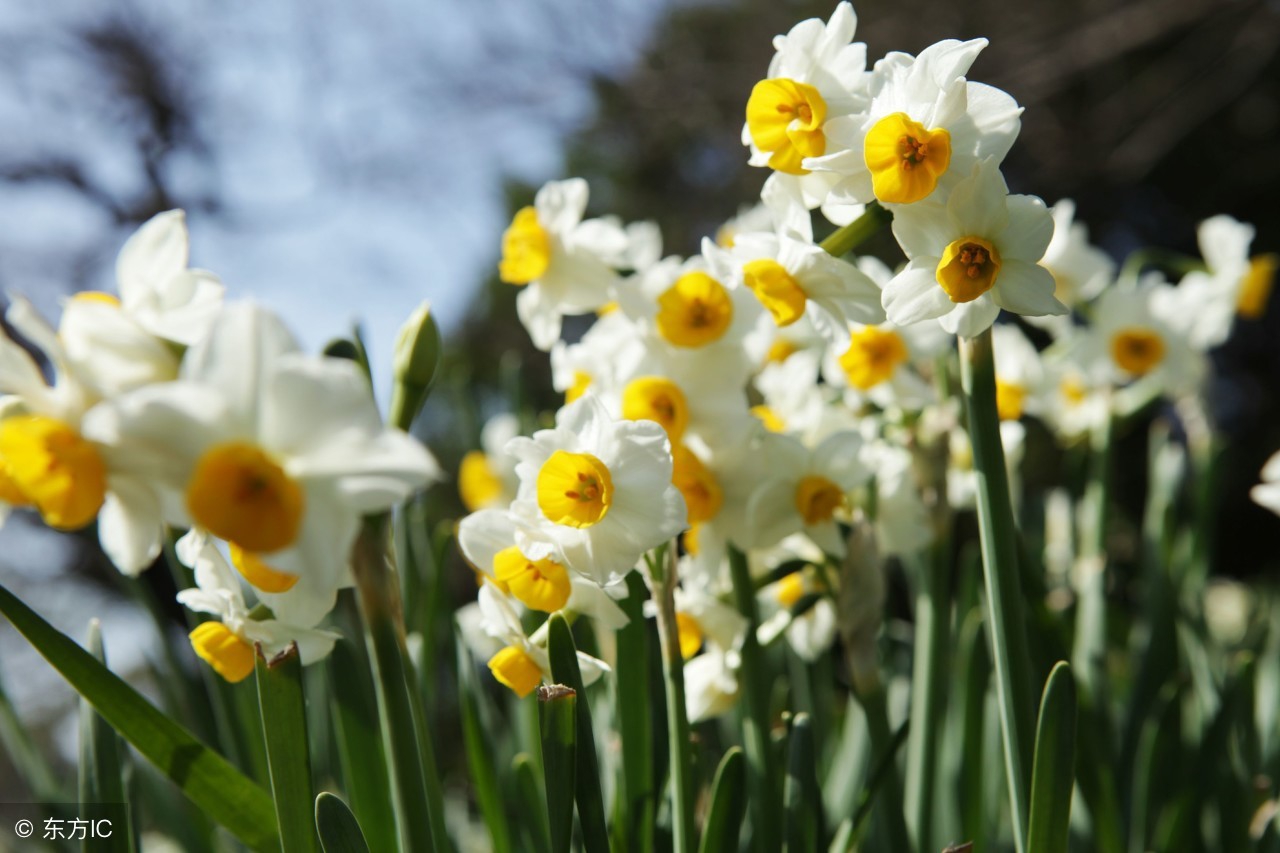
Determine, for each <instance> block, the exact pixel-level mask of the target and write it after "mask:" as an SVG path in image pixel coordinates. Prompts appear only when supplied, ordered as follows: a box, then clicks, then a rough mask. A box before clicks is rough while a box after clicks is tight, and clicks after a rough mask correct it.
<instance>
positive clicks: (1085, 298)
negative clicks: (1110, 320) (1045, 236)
mask: <svg viewBox="0 0 1280 853" xmlns="http://www.w3.org/2000/svg"><path fill="white" fill-rule="evenodd" d="M1050 212H1051V213H1052V214H1053V239H1052V240H1050V241H1049V247H1048V248H1047V249H1045V251H1044V258H1043V259H1041V261H1040V266H1042V267H1044V268H1045V269H1047V270H1048V271H1049V272H1050V273H1051V274H1052V275H1053V282H1054V291H1053V295H1054V297H1056V298H1057V300H1058V301H1059V302H1061V303H1062V304H1063V305H1066V306H1067V307H1069V308H1074V307H1078V306H1080V305H1082V304H1083V303H1086V302H1091V301H1093V300H1094V299H1096V298H1097V297H1098V294H1100V293H1101V292H1102V291H1103V289H1105V288H1106V286H1107V285H1108V284H1110V283H1111V280H1112V278H1113V277H1114V275H1115V269H1116V265H1115V262H1114V261H1113V260H1111V257H1110V256H1109V255H1108V254H1107V253H1106V252H1104V251H1102V250H1101V249H1099V248H1098V247H1096V246H1094V245H1093V244H1092V243H1090V242H1089V230H1088V228H1086V227H1085V225H1084V223H1082V222H1077V221H1076V220H1075V215H1076V204H1075V202H1074V201H1072V200H1071V199H1069V198H1064V199H1062V200H1060V201H1059V202H1058V203H1057V204H1055V205H1054V206H1053V208H1052V209H1051V211H1050ZM1028 322H1031V323H1033V324H1034V325H1036V326H1041V327H1044V328H1046V329H1049V330H1050V331H1052V332H1053V333H1054V335H1055V336H1056V337H1061V336H1063V335H1065V334H1069V333H1070V330H1071V329H1070V327H1071V320H1070V318H1067V317H1063V318H1062V319H1052V318H1050V317H1031V318H1029V320H1028Z"/></svg>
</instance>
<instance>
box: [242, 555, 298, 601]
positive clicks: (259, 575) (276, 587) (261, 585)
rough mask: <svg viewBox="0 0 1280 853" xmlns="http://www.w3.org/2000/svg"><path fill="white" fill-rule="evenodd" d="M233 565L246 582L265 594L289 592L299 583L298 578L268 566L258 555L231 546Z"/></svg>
mask: <svg viewBox="0 0 1280 853" xmlns="http://www.w3.org/2000/svg"><path fill="white" fill-rule="evenodd" d="M231 565H233V566H235V567H236V571H238V572H239V573H240V574H241V575H242V576H243V577H244V579H245V580H247V581H248V582H249V583H250V584H252V585H253V586H254V588H256V589H260V590H262V591H263V592H288V591H289V590H291V589H293V587H294V585H296V584H297V583H298V576H297V575H291V574H289V573H288V572H282V571H280V570H279V569H273V568H272V567H271V566H269V565H267V563H266V561H264V560H263V559H262V558H261V557H259V556H258V555H257V554H254V553H253V552H252V551H246V550H245V549H243V548H241V547H240V546H239V545H236V544H235V543H232V544H231Z"/></svg>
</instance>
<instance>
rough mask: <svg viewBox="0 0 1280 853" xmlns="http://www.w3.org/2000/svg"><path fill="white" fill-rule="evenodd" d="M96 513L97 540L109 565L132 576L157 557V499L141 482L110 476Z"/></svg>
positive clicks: (161, 530) (161, 532) (160, 528)
mask: <svg viewBox="0 0 1280 853" xmlns="http://www.w3.org/2000/svg"><path fill="white" fill-rule="evenodd" d="M108 484H109V490H108V492H107V498H106V500H105V501H104V502H103V504H102V511H101V512H100V513H99V514H98V538H99V540H100V541H101V542H102V550H103V551H104V552H106V555H107V556H108V557H110V558H111V562H112V563H114V564H115V566H116V568H117V569H119V570H120V571H121V572H123V573H124V574H126V575H129V576H130V577H136V576H137V575H138V574H139V573H140V572H141V571H142V570H143V569H145V568H147V567H149V566H150V565H151V564H152V563H153V562H155V559H156V557H158V556H160V548H161V543H162V540H163V538H164V523H163V520H162V518H161V513H160V498H159V496H158V495H157V494H156V493H155V490H154V489H152V488H151V487H150V486H149V485H147V483H146V481H145V480H142V479H139V478H136V477H123V476H116V477H111V478H110V479H109V481H108Z"/></svg>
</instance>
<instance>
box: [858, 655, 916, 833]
mask: <svg viewBox="0 0 1280 853" xmlns="http://www.w3.org/2000/svg"><path fill="white" fill-rule="evenodd" d="M868 682H870V683H868ZM854 696H855V698H856V699H857V700H858V704H860V705H861V706H862V711H863V713H864V714H866V717H867V737H868V739H869V740H870V741H871V755H872V758H871V766H872V767H873V768H876V769H875V770H874V771H873V773H872V777H873V778H872V779H868V780H867V789H868V791H870V792H872V793H873V794H875V795H878V796H879V797H880V815H881V817H882V818H883V819H884V829H885V832H886V834H887V835H888V837H889V849H890V850H907V851H909V850H915V849H918V848H915V847H912V846H911V839H910V836H909V835H908V833H907V821H906V817H905V812H904V811H903V808H902V777H901V775H899V773H898V764H897V758H896V755H897V751H898V747H899V746H901V744H902V741H903V740H905V738H906V737H910V728H911V727H910V724H908V725H907V726H906V731H905V732H901V733H899V734H895V733H894V731H893V728H892V727H891V726H890V725H889V706H888V697H887V696H886V695H885V689H884V685H883V684H881V683H880V679H879V678H878V677H877V678H874V679H863V683H862V684H861V685H856V686H855V687H854ZM867 807H868V808H870V807H871V801H870V800H868V802H867ZM854 823H855V825H856V824H857V823H858V821H857V820H856V819H855V821H854ZM920 849H923V848H920Z"/></svg>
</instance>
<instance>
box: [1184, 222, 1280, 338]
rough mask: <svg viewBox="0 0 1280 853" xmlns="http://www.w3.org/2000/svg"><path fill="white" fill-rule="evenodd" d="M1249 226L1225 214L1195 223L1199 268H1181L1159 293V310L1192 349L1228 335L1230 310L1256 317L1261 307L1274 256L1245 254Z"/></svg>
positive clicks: (1251, 231) (1232, 313)
mask: <svg viewBox="0 0 1280 853" xmlns="http://www.w3.org/2000/svg"><path fill="white" fill-rule="evenodd" d="M1254 233H1255V232H1254V228H1253V226H1252V225H1247V224H1245V223H1243V222H1237V221H1236V220H1235V219H1232V218H1231V217H1230V216H1225V215H1221V216H1214V217H1211V218H1209V219H1206V220H1205V221H1204V222H1201V223H1200V227H1199V228H1198V229H1197V230H1196V238H1197V241H1198V242H1199V244H1200V253H1201V255H1203V257H1204V262H1205V267H1206V269H1205V271H1204V272H1200V271H1193V272H1189V273H1187V275H1186V276H1184V277H1183V279H1182V281H1181V282H1179V283H1178V286H1177V287H1175V288H1172V289H1171V290H1169V291H1167V292H1166V293H1164V294H1163V295H1162V296H1161V297H1160V298H1161V299H1162V300H1165V301H1166V302H1167V305H1166V306H1164V309H1163V310H1164V313H1165V314H1166V316H1168V318H1169V320H1170V322H1172V323H1173V324H1174V325H1175V327H1176V328H1178V329H1179V330H1180V331H1182V332H1183V333H1185V334H1186V336H1187V339H1188V340H1189V341H1190V343H1191V345H1192V346H1193V347H1195V348H1196V349H1198V350H1201V351H1203V350H1207V349H1212V348H1213V347H1216V346H1218V345H1219V344H1221V343H1222V342H1223V341H1225V340H1226V339H1227V337H1228V336H1229V335H1230V334H1231V326H1232V323H1233V322H1234V320H1235V318H1236V315H1237V314H1238V315H1239V316H1241V317H1244V318H1245V319H1249V320H1256V319H1258V318H1259V317H1261V316H1262V315H1263V313H1264V312H1265V311H1266V309H1267V302H1268V301H1269V300H1270V297H1271V288H1272V285H1273V284H1274V282H1275V276H1276V269H1277V266H1278V265H1280V258H1277V256H1276V255H1259V256H1257V257H1255V258H1252V259H1250V257H1249V246H1250V244H1252V243H1253V237H1254Z"/></svg>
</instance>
